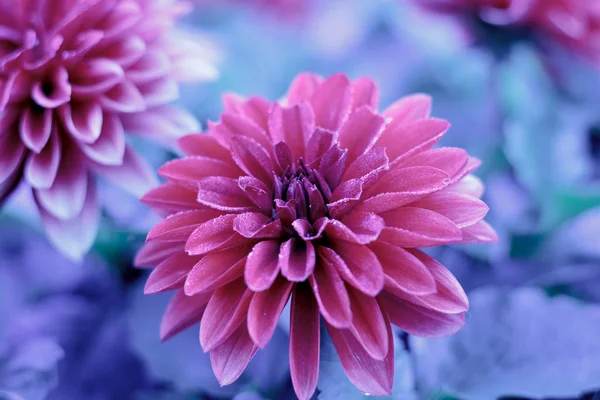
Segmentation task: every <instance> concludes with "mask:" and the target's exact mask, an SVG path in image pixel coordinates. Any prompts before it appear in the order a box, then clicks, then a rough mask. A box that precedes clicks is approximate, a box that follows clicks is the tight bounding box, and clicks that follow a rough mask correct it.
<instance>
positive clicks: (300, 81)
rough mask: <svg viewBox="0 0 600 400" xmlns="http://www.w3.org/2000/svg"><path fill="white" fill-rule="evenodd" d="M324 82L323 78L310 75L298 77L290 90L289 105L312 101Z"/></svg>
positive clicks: (304, 74)
mask: <svg viewBox="0 0 600 400" xmlns="http://www.w3.org/2000/svg"><path fill="white" fill-rule="evenodd" d="M322 82H323V78H322V77H321V76H319V75H315V74H309V73H302V74H299V75H297V76H296V78H294V81H293V82H292V84H291V85H290V87H289V89H288V95H287V100H288V104H290V105H294V104H297V103H300V102H301V101H304V100H310V99H311V98H312V97H313V95H314V94H315V92H316V91H317V89H318V88H319V86H321V84H322Z"/></svg>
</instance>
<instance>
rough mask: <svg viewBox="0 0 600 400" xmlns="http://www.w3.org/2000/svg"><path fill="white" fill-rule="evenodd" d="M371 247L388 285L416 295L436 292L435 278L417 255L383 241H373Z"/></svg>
mask: <svg viewBox="0 0 600 400" xmlns="http://www.w3.org/2000/svg"><path fill="white" fill-rule="evenodd" d="M369 248H370V249H371V250H372V251H373V252H374V253H375V255H376V256H377V259H379V262H380V263H381V266H382V267H383V272H384V273H385V284H386V287H388V286H392V287H394V288H397V289H399V290H403V291H405V292H406V293H410V294H414V295H424V294H431V293H435V291H436V285H435V280H434V279H433V276H432V275H431V273H430V272H429V270H428V269H427V267H426V266H425V264H423V262H421V261H420V260H419V259H418V258H417V257H415V256H414V255H412V254H411V253H409V252H408V251H406V250H404V249H403V248H402V247H398V246H394V245H392V244H389V243H385V242H382V241H378V242H375V243H371V244H370V245H369Z"/></svg>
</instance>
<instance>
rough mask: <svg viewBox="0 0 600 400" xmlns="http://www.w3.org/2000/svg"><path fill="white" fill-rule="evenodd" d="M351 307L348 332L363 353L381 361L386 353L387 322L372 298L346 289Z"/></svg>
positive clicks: (351, 289) (354, 290)
mask: <svg viewBox="0 0 600 400" xmlns="http://www.w3.org/2000/svg"><path fill="white" fill-rule="evenodd" d="M348 294H349V295H350V304H351V306H352V326H351V327H350V332H352V334H353V335H354V337H355V338H356V340H358V342H359V343H360V344H361V345H362V347H363V348H364V349H365V351H366V352H367V353H368V354H369V356H371V357H372V358H373V359H375V360H383V359H384V358H385V357H386V355H387V353H388V350H389V349H388V345H389V343H388V340H387V326H386V324H388V322H387V321H386V320H385V319H384V317H383V314H382V313H381V308H380V307H379V304H377V300H376V299H375V298H374V297H371V296H367V295H365V294H363V293H361V292H359V291H358V290H356V289H353V288H351V287H349V288H348Z"/></svg>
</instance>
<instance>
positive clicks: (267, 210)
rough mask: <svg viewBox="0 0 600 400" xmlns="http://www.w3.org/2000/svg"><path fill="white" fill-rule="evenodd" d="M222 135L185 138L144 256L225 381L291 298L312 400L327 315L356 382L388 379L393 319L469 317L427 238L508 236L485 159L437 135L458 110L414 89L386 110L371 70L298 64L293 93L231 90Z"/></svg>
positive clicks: (446, 321) (296, 346) (452, 323)
mask: <svg viewBox="0 0 600 400" xmlns="http://www.w3.org/2000/svg"><path fill="white" fill-rule="evenodd" d="M224 103H225V113H224V114H223V115H222V116H221V119H220V121H219V122H217V123H210V124H209V132H208V133H209V134H208V135H203V134H192V135H189V136H185V137H184V138H182V139H180V141H179V145H180V147H181V149H182V150H183V151H184V152H185V153H187V154H188V155H189V156H187V157H185V158H182V159H178V160H174V161H171V162H169V163H167V164H165V165H164V166H163V167H162V168H161V169H160V170H159V173H160V174H161V175H162V176H164V177H165V178H167V179H168V182H167V183H164V184H162V185H161V186H159V187H157V188H155V189H153V190H151V191H150V192H149V193H147V194H146V195H145V196H144V197H143V200H142V201H143V202H145V203H146V204H148V205H150V206H153V207H155V208H156V209H158V210H160V212H161V213H162V215H164V216H166V218H165V219H164V220H163V221H162V222H160V223H159V224H157V225H156V226H155V227H154V228H153V229H152V230H151V231H150V233H149V234H148V241H147V243H146V244H145V246H144V247H143V248H142V250H141V251H140V253H139V254H138V256H137V259H136V263H137V264H138V265H139V266H156V267H155V268H154V270H153V271H152V273H151V274H150V276H149V277H148V280H147V282H146V286H145V292H146V293H156V292H163V291H170V290H174V291H175V295H174V296H173V298H172V300H171V302H170V304H169V305H168V307H167V310H166V312H165V314H164V317H163V321H162V324H161V328H160V335H161V337H162V339H168V338H170V337H172V336H173V335H175V334H177V333H178V332H180V331H181V330H183V329H185V328H187V327H189V326H190V325H192V324H194V323H196V322H198V321H201V323H200V344H201V346H202V348H203V350H204V351H205V352H210V358H211V361H212V366H213V370H214V372H215V374H216V376H217V378H218V380H219V382H220V383H221V384H223V385H226V384H229V383H231V382H233V381H234V380H236V379H237V378H238V377H239V376H240V374H241V373H242V371H243V370H244V368H245V367H246V365H247V364H248V362H249V361H250V359H251V358H252V357H253V356H254V354H255V353H256V351H257V350H258V349H259V348H262V347H264V346H265V345H266V344H267V343H268V342H269V340H270V338H271V336H272V335H273V332H274V330H275V327H276V325H277V321H278V320H279V316H280V314H281V313H282V310H283V309H284V307H285V306H286V304H287V303H288V302H289V301H291V306H290V310H291V311H290V312H291V314H290V344H289V346H290V348H289V349H290V371H291V377H292V382H293V385H294V388H295V391H296V394H297V396H298V397H299V398H300V399H309V398H310V397H311V395H312V394H313V392H314V391H315V387H316V383H317V377H318V372H319V342H320V334H321V329H320V325H321V317H323V321H324V325H325V327H326V329H327V331H328V332H329V335H330V336H331V339H332V341H333V344H334V346H335V348H336V350H337V352H338V354H339V356H340V359H341V363H342V365H343V367H344V369H345V371H346V374H347V376H348V378H349V379H350V381H351V382H352V383H353V384H354V385H355V386H356V387H357V388H358V389H360V390H361V391H363V392H366V393H370V394H374V395H384V394H388V393H389V392H390V390H391V387H392V383H393V382H392V381H393V369H394V364H393V354H394V352H393V340H392V330H391V325H390V324H391V323H393V324H395V325H397V326H398V327H400V328H402V329H404V330H405V331H407V332H409V333H411V334H415V335H420V336H441V335H448V334H451V333H453V332H456V331H457V330H458V329H460V327H462V326H463V324H464V314H465V312H466V311H467V308H468V300H467V297H466V295H465V293H464V291H463V290H462V288H461V286H460V284H459V283H458V282H457V281H456V279H455V278H454V277H453V276H452V275H451V273H450V272H449V271H448V270H447V269H446V268H444V267H443V266H442V265H441V264H439V263H438V262H436V261H435V260H434V259H433V258H431V257H430V256H428V255H427V254H425V253H424V252H422V251H421V250H418V248H419V247H428V246H438V245H444V244H450V243H486V242H491V241H494V240H495V239H496V236H495V233H494V231H493V230H492V228H491V227H490V226H489V225H488V224H486V222H484V221H483V220H482V218H483V217H484V216H485V214H486V213H487V211H488V208H487V206H486V205H485V203H483V202H482V201H481V200H479V197H480V195H481V194H482V190H483V187H482V183H481V181H479V180H478V179H477V178H475V177H474V176H472V175H471V172H472V171H473V170H474V169H475V168H477V166H478V165H479V161H478V160H476V159H473V158H470V157H469V156H468V154H467V153H466V152H465V151H463V150H461V149H458V148H439V149H432V147H433V146H434V145H435V144H436V142H437V141H438V140H439V139H440V138H441V137H442V135H443V134H444V133H445V132H446V130H447V129H448V123H447V122H446V121H443V120H439V119H435V118H430V117H429V109H430V99H429V98H428V97H427V96H425V95H414V96H410V97H406V98H403V99H400V100H399V101H397V102H396V103H394V104H393V105H392V106H390V107H389V108H388V109H387V110H385V111H384V112H383V113H378V112H377V111H376V110H377V103H378V91H377V88H376V86H375V84H374V83H373V82H372V81H371V80H370V79H365V78H362V79H358V80H356V81H353V82H350V81H349V80H348V78H347V77H346V76H345V75H343V74H337V75H333V76H331V77H329V78H328V79H323V78H321V77H319V76H316V75H311V74H302V75H299V76H298V77H297V78H296V79H295V80H294V82H293V83H292V85H291V87H290V88H289V91H288V93H287V98H286V99H285V100H284V101H281V102H275V103H270V102H268V101H267V100H264V99H262V98H259V97H251V98H249V99H247V100H244V99H242V98H239V97H236V96H226V97H225V99H224Z"/></svg>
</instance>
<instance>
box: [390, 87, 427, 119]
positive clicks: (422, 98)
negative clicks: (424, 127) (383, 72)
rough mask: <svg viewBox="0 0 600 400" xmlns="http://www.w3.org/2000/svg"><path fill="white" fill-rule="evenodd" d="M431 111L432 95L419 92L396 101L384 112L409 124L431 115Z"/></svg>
mask: <svg viewBox="0 0 600 400" xmlns="http://www.w3.org/2000/svg"><path fill="white" fill-rule="evenodd" d="M430 111H431V97H429V96H428V95H426V94H421V93H418V94H413V95H411V96H406V97H403V98H401V99H400V100H398V101H396V102H395V103H394V104H392V105H391V106H389V107H388V108H387V109H386V110H385V111H384V112H383V116H384V117H386V118H392V119H393V120H394V121H397V122H399V123H403V124H407V123H410V122H413V121H417V120H420V119H424V118H427V117H429V112H430Z"/></svg>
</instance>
